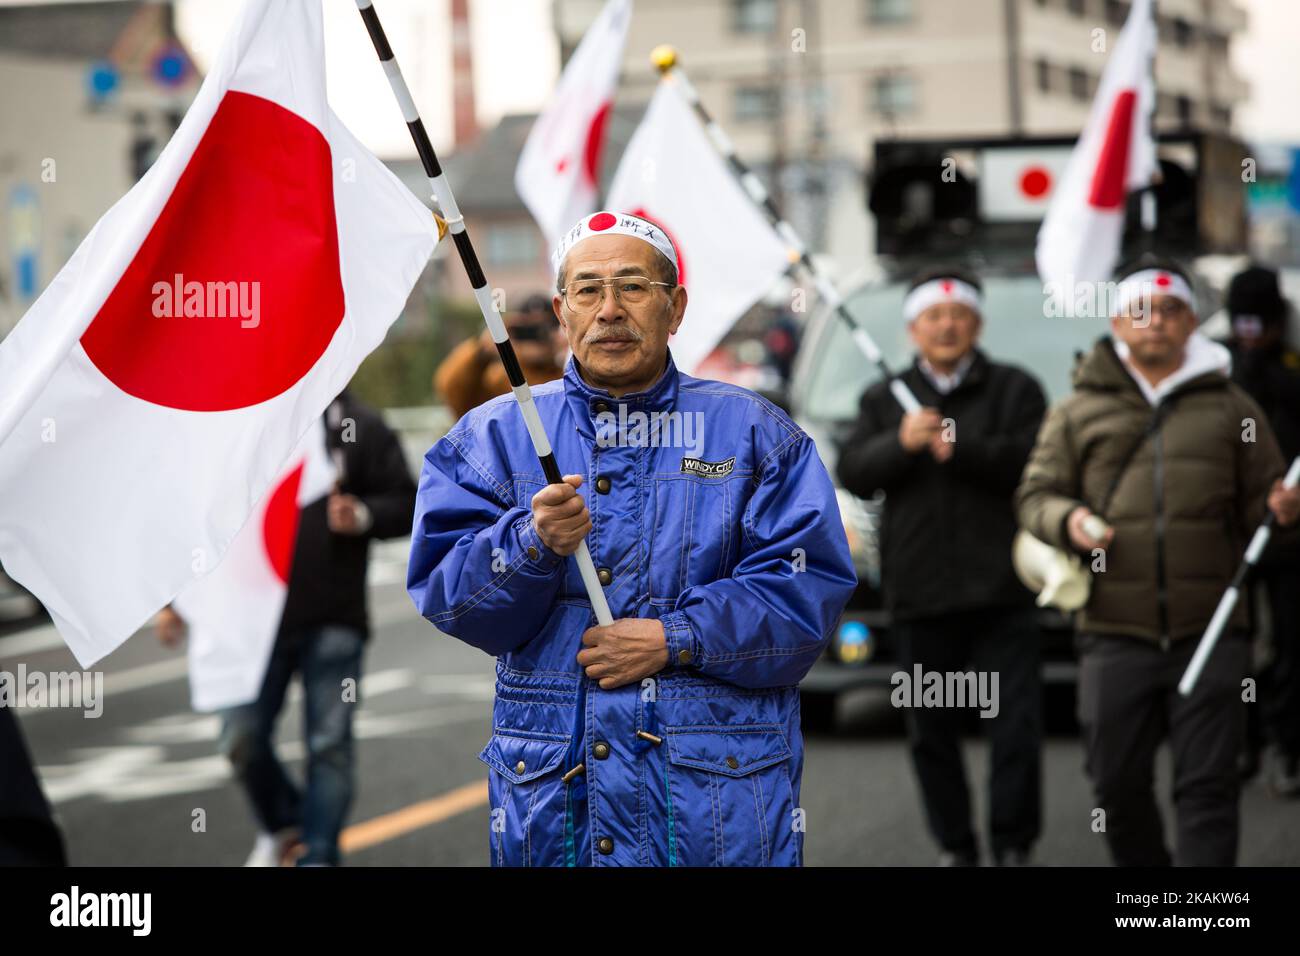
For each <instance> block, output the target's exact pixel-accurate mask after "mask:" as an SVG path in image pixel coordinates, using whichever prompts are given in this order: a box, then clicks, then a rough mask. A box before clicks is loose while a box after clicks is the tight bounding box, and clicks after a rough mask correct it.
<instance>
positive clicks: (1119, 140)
mask: <svg viewBox="0 0 1300 956" xmlns="http://www.w3.org/2000/svg"><path fill="white" fill-rule="evenodd" d="M1155 52H1156V24H1155V14H1154V10H1153V8H1152V2H1151V0H1134V3H1133V8H1132V10H1130V11H1129V15H1128V21H1127V22H1126V23H1125V24H1124V29H1123V30H1122V31H1121V32H1120V35H1119V38H1118V39H1117V40H1116V41H1115V47H1114V49H1113V51H1112V52H1111V55H1110V60H1109V61H1108V62H1107V63H1106V69H1105V71H1104V72H1103V73H1102V76H1101V84H1100V86H1099V87H1098V89H1097V98H1096V99H1095V100H1093V103H1092V110H1091V112H1090V113H1089V114H1088V121H1087V124H1086V125H1085V126H1084V128H1083V133H1082V135H1081V136H1080V137H1079V141H1078V143H1077V144H1076V145H1075V147H1074V152H1073V153H1072V154H1071V156H1070V161H1069V163H1068V164H1067V165H1066V168H1065V173H1064V175H1063V176H1062V177H1061V181H1060V183H1059V184H1058V185H1057V186H1056V189H1055V191H1054V193H1053V195H1052V201H1051V204H1050V205H1049V206H1048V209H1047V215H1046V216H1045V217H1044V218H1043V225H1042V228H1041V229H1039V231H1038V248H1037V253H1036V259H1037V264H1038V275H1039V277H1040V278H1041V279H1042V280H1043V281H1044V283H1047V284H1049V285H1050V286H1052V287H1054V288H1055V289H1056V290H1057V293H1058V294H1061V295H1065V296H1068V297H1070V298H1071V299H1072V298H1073V297H1074V291H1073V286H1074V285H1075V283H1080V282H1102V281H1105V280H1107V279H1109V278H1110V276H1111V273H1112V272H1113V271H1114V269H1115V266H1116V263H1117V262H1118V260H1119V255H1120V246H1121V243H1122V240H1123V237H1124V205H1125V202H1126V201H1127V199H1128V194H1129V193H1130V192H1132V191H1134V190H1137V189H1144V188H1146V187H1147V186H1150V185H1151V183H1152V181H1153V180H1154V179H1155V177H1156V174H1157V172H1158V168H1159V167H1158V165H1157V160H1156V147H1155V141H1154V140H1153V139H1152V136H1151V114H1152V111H1153V110H1154V109H1155V83H1154V81H1153V80H1152V78H1151V64H1152V60H1153V58H1154V56H1155Z"/></svg>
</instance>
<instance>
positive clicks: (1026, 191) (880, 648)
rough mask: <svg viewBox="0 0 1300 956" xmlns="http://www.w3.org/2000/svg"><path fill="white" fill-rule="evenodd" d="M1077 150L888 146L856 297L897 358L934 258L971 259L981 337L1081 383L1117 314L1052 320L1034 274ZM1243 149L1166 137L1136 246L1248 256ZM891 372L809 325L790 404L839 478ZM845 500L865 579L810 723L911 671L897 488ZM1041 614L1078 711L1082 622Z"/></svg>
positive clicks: (989, 144)
mask: <svg viewBox="0 0 1300 956" xmlns="http://www.w3.org/2000/svg"><path fill="white" fill-rule="evenodd" d="M1072 145H1073V141H1072V140H1067V139H1036V140H1024V139H1017V140H964V141H908V142H882V143H879V144H877V146H876V151H875V162H874V167H873V170H872V173H871V177H870V180H869V195H870V197H871V198H870V206H871V211H872V213H873V214H874V219H875V222H876V225H877V249H878V253H879V256H880V267H881V269H880V271H881V277H880V278H879V279H878V280H876V281H872V282H868V283H866V284H864V285H861V286H860V287H858V288H856V289H854V290H852V291H850V292H848V293H847V294H846V303H847V307H848V309H849V311H850V312H851V313H852V314H853V315H854V317H855V318H856V319H857V320H858V321H859V322H860V323H861V324H862V325H863V326H864V327H865V328H866V329H867V331H868V332H870V334H871V336H872V338H874V339H875V340H876V342H877V344H878V345H879V346H880V348H881V350H882V351H883V352H884V355H885V359H886V361H887V362H888V364H889V366H890V368H892V369H894V370H902V369H903V368H905V367H906V366H907V364H908V363H909V362H910V361H911V355H912V349H911V345H910V342H909V340H908V337H907V330H906V326H905V324H904V322H903V319H902V303H903V296H904V294H905V292H906V283H907V280H908V278H909V277H910V275H911V274H912V273H913V272H914V271H915V270H916V269H918V268H920V267H921V266H922V265H929V264H933V263H935V262H936V261H937V262H949V263H955V262H960V263H963V264H965V265H967V266H969V267H971V268H973V269H975V270H976V271H977V272H978V273H979V274H980V276H981V279H982V281H983V285H984V301H985V305H984V329H983V332H982V334H981V339H980V344H981V347H982V348H984V349H985V350H986V351H987V352H988V354H989V355H990V356H991V357H993V358H994V359H995V360H996V361H999V362H1004V363H1009V364H1013V365H1018V366H1020V367H1021V368H1023V369H1025V370H1026V371H1028V372H1029V373H1031V374H1032V375H1034V376H1035V377H1036V378H1037V379H1038V380H1039V382H1041V383H1042V385H1043V388H1044V389H1045V390H1046V391H1047V395H1048V400H1049V401H1050V402H1055V401H1058V400H1060V399H1061V398H1063V397H1064V396H1065V395H1066V394H1067V393H1068V391H1069V388H1070V372H1071V370H1072V368H1073V366H1074V363H1075V361H1076V358H1077V356H1078V355H1079V354H1080V353H1082V352H1085V351H1087V350H1088V349H1090V348H1091V347H1092V344H1093V343H1094V342H1095V341H1096V339H1097V338H1098V337H1099V336H1101V335H1103V334H1105V333H1106V332H1107V330H1108V322H1107V321H1106V320H1105V319H1098V318H1072V317H1062V316H1054V315H1052V314H1050V311H1049V309H1048V308H1047V306H1046V296H1045V295H1044V289H1043V284H1042V282H1041V281H1040V280H1039V278H1038V277H1037V275H1036V273H1035V271H1034V263H1033V249H1034V240H1035V237H1036V235H1037V231H1038V226H1039V222H1040V220H1041V216H1042V209H1043V208H1045V206H1046V201H1047V199H1048V197H1049V196H1050V192H1051V185H1052V184H1053V182H1054V180H1055V178H1056V177H1057V176H1059V173H1060V170H1061V169H1062V168H1063V166H1064V163H1065V160H1066V159H1067V158H1068V155H1069V151H1070V148H1071V146H1072ZM1244 156H1245V153H1244V149H1243V147H1241V145H1240V144H1238V143H1236V142H1234V141H1232V140H1228V139H1225V138H1223V137H1218V136H1211V135H1208V134H1197V133H1181V134H1177V135H1167V136H1162V137H1160V157H1161V167H1162V172H1163V176H1164V179H1163V182H1162V183H1161V184H1160V185H1159V186H1157V187H1156V188H1155V189H1154V190H1153V192H1154V193H1155V197H1156V208H1157V227H1156V230H1155V232H1154V233H1153V234H1147V233H1143V232H1141V231H1140V230H1139V229H1138V228H1137V227H1135V226H1134V225H1133V224H1135V223H1137V222H1138V221H1139V216H1138V214H1137V209H1136V203H1137V197H1133V202H1132V203H1131V208H1130V211H1129V216H1128V222H1129V223H1130V229H1129V233H1128V234H1127V235H1126V239H1125V245H1126V256H1127V255H1129V254H1136V253H1137V252H1139V251H1141V249H1142V248H1143V247H1144V246H1156V245H1158V246H1159V247H1160V248H1161V249H1163V250H1166V251H1168V252H1170V253H1172V254H1174V255H1178V256H1180V257H1183V258H1185V259H1186V260H1189V261H1194V260H1195V259H1196V258H1197V257H1198V256H1201V255H1206V254H1211V253H1218V252H1227V253H1235V252H1240V251H1241V250H1243V249H1244V248H1245V204H1244V189H1243V186H1242V169H1243V166H1242V162H1241V161H1242V159H1243V158H1244ZM1201 291H1202V292H1205V291H1206V290H1201ZM1204 315H1209V310H1208V309H1206V310H1204V311H1203V316H1204ZM877 378H878V374H877V372H876V370H875V368H874V367H873V366H871V365H870V364H869V363H868V362H867V361H866V360H865V358H863V356H862V354H861V352H860V351H859V350H858V349H857V347H856V346H855V345H854V344H853V341H852V339H851V336H850V333H849V330H848V328H847V326H846V324H845V323H844V321H843V320H842V319H840V318H838V317H837V316H836V315H835V313H834V312H833V311H831V310H828V309H825V308H823V309H821V310H820V312H819V313H817V314H815V315H814V316H813V318H812V319H810V321H809V324H808V326H807V328H806V329H805V330H804V335H803V344H802V346H801V349H800V352H799V357H798V361H797V363H796V365H795V368H794V371H793V375H792V378H791V384H790V389H789V393H788V394H787V395H786V396H785V398H786V402H787V404H788V407H789V408H790V410H791V412H792V414H793V415H794V416H795V418H796V419H797V420H798V421H799V423H800V424H801V425H802V426H803V427H804V428H805V429H806V430H807V431H808V433H809V434H810V435H812V436H813V438H814V439H815V440H816V442H817V446H818V448H819V449H820V451H821V454H822V457H823V459H824V460H825V462H826V465H827V468H828V469H829V470H830V472H831V474H832V475H834V473H835V459H836V457H837V451H838V445H839V443H840V442H841V441H843V440H844V438H845V437H846V436H847V434H848V432H849V430H850V429H851V427H852V424H853V421H854V418H855V417H856V414H857V408H858V399H859V397H860V396H861V394H862V392H863V391H864V390H865V389H866V388H867V387H868V386H870V385H871V384H873V383H874V382H875V381H876V380H877ZM837 496H838V499H839V507H840V517H841V519H842V520H843V522H844V528H845V531H846V533H847V535H848V539H849V546H850V550H851V551H852V553H853V559H854V564H855V566H856V568H857V573H858V579H859V582H860V583H859V586H858V589H857V591H856V593H855V594H854V596H853V598H852V599H851V600H850V602H849V606H848V608H847V609H846V610H845V612H844V615H843V616H842V618H841V620H840V623H839V626H838V628H837V630H836V633H835V634H834V635H833V639H832V641H831V644H830V646H829V648H828V649H827V652H826V654H825V655H824V656H823V657H822V659H821V660H819V661H818V663H817V664H816V665H814V667H813V669H812V671H811V672H810V673H809V674H808V676H807V677H806V678H805V679H804V681H803V683H802V684H801V685H800V691H801V694H802V698H803V714H804V723H805V726H806V727H808V728H809V729H813V730H817V729H828V728H829V727H831V726H832V725H833V722H834V715H835V704H836V700H837V698H838V696H839V695H840V694H841V693H843V692H844V691H847V690H851V689H854V688H857V687H869V686H888V685H889V682H890V677H891V675H892V674H893V673H894V672H895V671H896V670H897V669H898V665H897V654H896V651H895V648H894V646H893V644H892V643H891V639H890V626H889V624H890V622H889V615H888V612H887V611H886V610H885V609H884V607H883V606H882V596H881V592H880V580H881V577H880V571H881V568H880V551H879V547H878V543H877V539H878V532H879V527H880V515H881V508H882V505H883V496H880V497H877V498H875V499H872V500H870V501H864V500H861V499H859V498H857V497H855V496H854V495H852V494H850V493H849V492H847V491H845V490H844V489H842V488H837ZM1040 613H1041V618H1042V626H1043V635H1044V648H1043V656H1044V672H1043V673H1044V680H1045V682H1046V684H1047V687H1048V694H1049V702H1053V704H1052V706H1053V707H1054V708H1055V706H1058V704H1056V703H1055V701H1059V702H1060V703H1059V706H1061V707H1062V708H1064V709H1066V711H1067V712H1068V711H1069V710H1071V709H1072V700H1073V685H1074V682H1075V676H1076V668H1075V662H1074V654H1073V649H1072V643H1071V638H1072V626H1071V621H1070V620H1069V618H1068V617H1067V616H1066V615H1064V614H1062V613H1060V612H1058V611H1056V610H1054V609H1050V608H1047V609H1043V610H1042V611H1041V612H1040Z"/></svg>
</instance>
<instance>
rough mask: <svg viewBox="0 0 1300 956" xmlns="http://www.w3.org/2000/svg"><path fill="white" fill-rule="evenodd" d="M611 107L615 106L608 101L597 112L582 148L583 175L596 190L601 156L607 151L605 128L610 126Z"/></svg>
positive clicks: (588, 128)
mask: <svg viewBox="0 0 1300 956" xmlns="http://www.w3.org/2000/svg"><path fill="white" fill-rule="evenodd" d="M611 106H613V104H612V103H610V102H608V101H607V102H605V103H604V104H602V105H601V107H600V109H598V110H597V111H596V115H595V116H593V117H592V118H591V125H590V126H588V127H587V140H586V142H585V143H583V146H582V175H583V178H584V179H585V180H586V182H587V185H588V186H590V187H591V188H592V189H595V188H596V183H597V180H598V178H599V176H600V154H601V153H602V152H604V149H605V127H606V126H607V125H608V124H609V111H610V107H611Z"/></svg>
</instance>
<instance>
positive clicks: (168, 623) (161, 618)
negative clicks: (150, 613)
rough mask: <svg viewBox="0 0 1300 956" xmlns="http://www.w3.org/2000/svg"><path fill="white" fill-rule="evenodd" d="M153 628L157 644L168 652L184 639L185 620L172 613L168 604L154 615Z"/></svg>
mask: <svg viewBox="0 0 1300 956" xmlns="http://www.w3.org/2000/svg"><path fill="white" fill-rule="evenodd" d="M153 628H154V633H156V634H157V635H158V643H159V644H161V645H162V646H163V647H165V648H167V649H169V650H170V649H172V648H175V647H179V646H180V643H181V640H182V639H183V638H184V637H185V619H184V618H183V617H181V616H180V615H179V614H177V613H176V612H175V611H173V610H172V608H171V605H170V604H169V605H167V607H165V608H163V609H162V610H161V611H159V612H158V613H157V615H155V617H154V619H153Z"/></svg>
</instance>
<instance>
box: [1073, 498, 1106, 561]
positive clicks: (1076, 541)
mask: <svg viewBox="0 0 1300 956" xmlns="http://www.w3.org/2000/svg"><path fill="white" fill-rule="evenodd" d="M1092 516H1093V515H1092V511H1091V510H1090V509H1088V508H1085V507H1084V506H1083V505H1079V507H1077V508H1075V509H1074V510H1073V511H1071V512H1070V517H1069V519H1068V520H1067V521H1066V522H1065V528H1066V530H1067V531H1068V532H1069V534H1070V544H1071V546H1073V548H1074V549H1075V550H1076V551H1079V552H1081V553H1082V554H1091V553H1092V552H1093V550H1094V549H1095V548H1101V549H1102V550H1103V551H1104V550H1105V549H1106V548H1109V547H1110V543H1111V541H1112V540H1114V538H1115V529H1114V528H1110V527H1107V528H1106V533H1105V534H1103V535H1102V536H1101V537H1100V538H1094V537H1093V536H1092V535H1091V534H1089V533H1088V529H1087V523H1088V519H1089V518H1091V517H1092Z"/></svg>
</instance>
